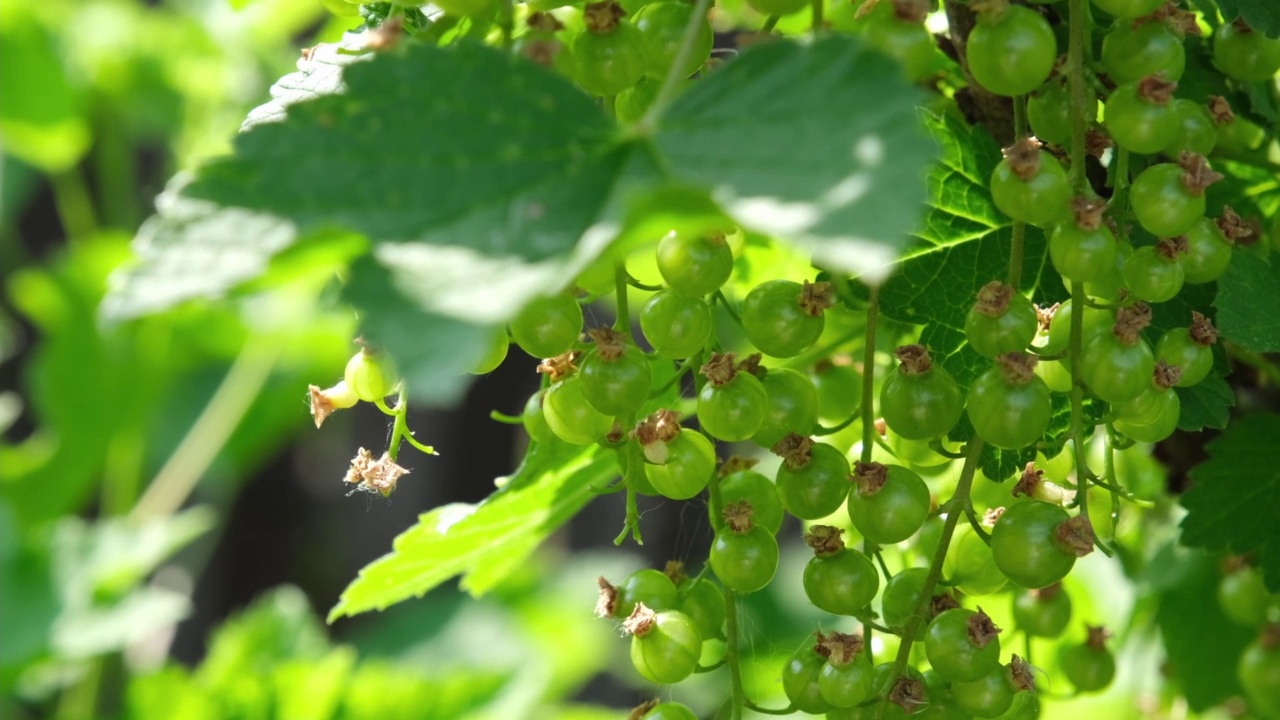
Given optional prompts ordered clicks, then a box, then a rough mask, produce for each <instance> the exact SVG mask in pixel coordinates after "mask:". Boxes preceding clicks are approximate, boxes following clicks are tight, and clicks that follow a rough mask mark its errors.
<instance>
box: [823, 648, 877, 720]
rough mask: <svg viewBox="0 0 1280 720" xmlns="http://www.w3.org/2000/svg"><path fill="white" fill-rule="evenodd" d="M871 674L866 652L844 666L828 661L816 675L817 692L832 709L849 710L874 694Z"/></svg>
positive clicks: (869, 661) (872, 671)
mask: <svg viewBox="0 0 1280 720" xmlns="http://www.w3.org/2000/svg"><path fill="white" fill-rule="evenodd" d="M873 674H874V670H872V668H871V660H870V659H869V658H868V656H867V653H866V652H860V653H858V655H857V657H855V658H854V659H853V660H852V661H850V662H848V663H846V664H844V665H836V664H835V663H833V662H831V661H830V660H828V661H827V663H826V664H825V665H823V667H822V670H821V671H819V674H818V692H819V693H820V694H821V695H822V698H823V699H824V700H826V701H827V702H828V703H831V705H832V707H837V708H851V707H854V706H855V705H858V704H859V703H862V702H865V701H866V700H867V699H868V698H870V697H871V696H872V695H873V694H875V688H873V687H872V684H871V683H872V676H873Z"/></svg>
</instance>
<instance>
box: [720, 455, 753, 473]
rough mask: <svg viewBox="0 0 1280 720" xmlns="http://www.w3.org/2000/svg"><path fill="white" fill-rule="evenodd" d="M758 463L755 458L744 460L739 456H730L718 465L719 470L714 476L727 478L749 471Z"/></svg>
mask: <svg viewBox="0 0 1280 720" xmlns="http://www.w3.org/2000/svg"><path fill="white" fill-rule="evenodd" d="M759 462H760V461H759V460H756V459H755V458H744V457H742V456H741V455H730V456H729V459H728V460H725V461H724V462H723V463H720V469H719V470H717V471H716V474H717V475H719V476H720V477H722V478H723V477H729V476H730V475H732V474H734V473H736V472H742V471H743V470H750V469H751V468H753V467H755V466H756V465H757V464H758V463H759Z"/></svg>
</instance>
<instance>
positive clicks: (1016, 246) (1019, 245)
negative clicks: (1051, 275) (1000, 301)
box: [1008, 95, 1027, 292]
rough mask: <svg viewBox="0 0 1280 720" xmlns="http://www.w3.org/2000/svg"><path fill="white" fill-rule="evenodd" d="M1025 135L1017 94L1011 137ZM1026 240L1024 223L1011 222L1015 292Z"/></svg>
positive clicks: (1020, 98)
mask: <svg viewBox="0 0 1280 720" xmlns="http://www.w3.org/2000/svg"><path fill="white" fill-rule="evenodd" d="M1025 137H1027V97H1026V96H1025V95H1019V96H1017V97H1015V98H1014V99H1013V139H1014V141H1015V142H1021V141H1022V139H1023V138H1025ZM1026 240H1027V225H1026V223H1021V222H1015V223H1014V224H1013V239H1012V241H1011V245H1010V247H1009V280H1008V283H1009V287H1012V288H1013V289H1014V291H1015V292H1016V291H1017V290H1018V288H1019V287H1021V286H1022V255H1023V246H1024V245H1025V244H1026Z"/></svg>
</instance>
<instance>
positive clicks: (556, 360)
mask: <svg viewBox="0 0 1280 720" xmlns="http://www.w3.org/2000/svg"><path fill="white" fill-rule="evenodd" d="M581 356H582V353H580V352H578V351H577V350H570V351H569V352H566V353H561V354H559V355H557V356H555V357H553V358H547V359H545V360H543V361H542V362H540V363H538V373H539V374H541V375H546V376H548V377H550V378H551V382H557V381H559V380H560V379H562V378H564V377H565V376H566V375H569V374H571V373H575V372H577V371H578V366H577V364H576V363H577V362H578V358H579V357H581Z"/></svg>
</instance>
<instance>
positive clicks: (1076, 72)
mask: <svg viewBox="0 0 1280 720" xmlns="http://www.w3.org/2000/svg"><path fill="white" fill-rule="evenodd" d="M1086 13H1088V8H1087V7H1086V4H1085V0H1067V14H1068V27H1067V84H1068V89H1069V90H1070V97H1071V187H1072V188H1073V189H1074V190H1075V194H1076V195H1084V194H1085V191H1086V190H1087V189H1088V186H1089V179H1088V177H1086V176H1085V172H1084V162H1085V161H1084V157H1085V155H1084V144H1085V131H1086V127H1085V126H1086V118H1085V113H1086V110H1087V107H1088V102H1087V99H1086V97H1087V96H1086V94H1085V93H1086V92H1087V91H1088V87H1087V85H1086V83H1085V77H1084V64H1085V63H1084V54H1085V51H1086V50H1085V34H1086V33H1087V32H1088V26H1089V16H1088V15H1087V14H1086ZM1073 306H1074V307H1082V306H1081V305H1078V304H1073ZM1080 314H1083V313H1080ZM1074 324H1075V323H1074V322H1073V323H1072V325H1074Z"/></svg>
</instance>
